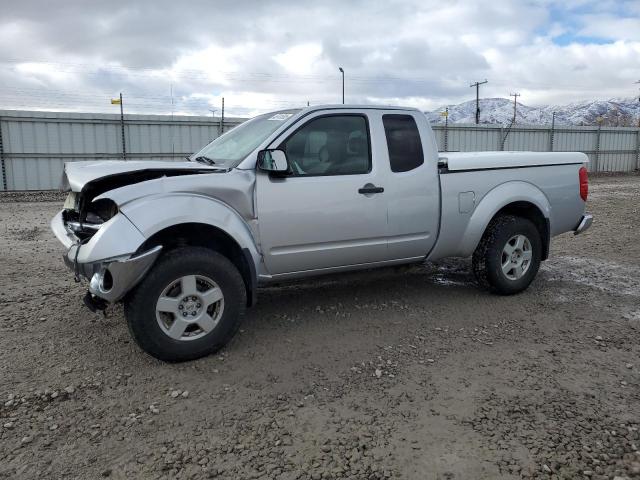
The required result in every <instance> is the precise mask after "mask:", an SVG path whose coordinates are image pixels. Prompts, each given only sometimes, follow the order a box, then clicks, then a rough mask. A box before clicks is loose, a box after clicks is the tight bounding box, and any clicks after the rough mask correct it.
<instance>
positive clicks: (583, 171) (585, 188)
mask: <svg viewBox="0 0 640 480" xmlns="http://www.w3.org/2000/svg"><path fill="white" fill-rule="evenodd" d="M578 176H579V177H580V198H582V200H584V201H585V202H586V201H587V196H588V195H589V175H588V174H587V168H586V167H580V170H579V171H578Z"/></svg>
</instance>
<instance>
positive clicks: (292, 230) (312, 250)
mask: <svg viewBox="0 0 640 480" xmlns="http://www.w3.org/2000/svg"><path fill="white" fill-rule="evenodd" d="M342 112H343V111H341V112H340V113H335V114H333V113H332V114H326V112H322V113H320V112H319V113H317V114H315V115H313V116H310V117H306V118H304V119H302V120H301V121H300V123H299V124H298V125H296V126H295V130H294V131H293V133H291V131H289V132H285V134H283V138H281V139H278V140H276V141H275V142H274V144H273V145H272V148H278V149H281V150H284V151H285V152H286V154H287V159H288V162H289V165H290V170H291V173H290V174H289V175H286V176H284V177H278V176H274V175H270V174H269V173H267V172H263V171H260V170H258V172H257V187H256V190H257V209H258V228H259V231H260V241H261V245H262V250H263V254H264V259H265V264H266V266H267V269H268V270H269V273H270V274H272V275H283V274H288V273H296V272H305V271H313V270H321V269H329V268H335V267H343V266H349V265H357V264H366V263H375V262H379V261H383V260H385V259H386V257H387V239H386V236H387V204H386V200H385V195H384V185H383V184H384V178H383V173H382V172H380V169H379V168H377V167H376V155H375V153H373V154H372V149H371V135H370V128H369V119H368V118H367V115H366V113H364V112H358V111H356V110H354V111H348V113H342Z"/></svg>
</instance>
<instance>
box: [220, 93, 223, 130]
mask: <svg viewBox="0 0 640 480" xmlns="http://www.w3.org/2000/svg"><path fill="white" fill-rule="evenodd" d="M223 133H224V97H222V116H221V117H220V135H222V134H223Z"/></svg>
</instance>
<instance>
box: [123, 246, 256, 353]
mask: <svg viewBox="0 0 640 480" xmlns="http://www.w3.org/2000/svg"><path fill="white" fill-rule="evenodd" d="M245 306H246V290H245V286H244V282H243V280H242V277H241V276H240V273H239V272H238V270H237V269H236V267H235V266H234V265H233V264H232V263H231V262H230V261H229V260H228V259H227V258H226V257H224V256H222V255H220V254H219V253H217V252H213V251H211V250H209V249H206V248H199V247H183V248H178V249H175V250H172V251H170V252H169V253H167V254H166V255H164V256H163V257H161V258H160V259H159V260H158V262H157V263H156V265H154V267H153V268H152V269H151V271H150V272H149V273H148V274H147V276H146V277H145V278H144V279H143V280H142V281H141V282H140V284H139V285H138V286H137V288H136V289H135V290H134V291H133V293H132V294H131V295H129V296H128V297H127V299H126V300H125V316H126V318H127V324H128V325H129V330H130V332H131V334H132V336H133V338H134V340H135V341H136V343H137V344H138V345H139V346H140V347H141V348H142V349H143V350H144V351H146V352H147V353H149V354H150V355H152V356H154V357H156V358H158V359H160V360H165V361H172V362H175V361H184V360H193V359H196V358H199V357H203V356H205V355H209V354H211V353H213V352H215V351H217V350H219V349H220V348H222V347H223V346H224V345H225V344H226V343H227V342H228V341H229V340H230V339H231V338H232V337H233V335H234V334H235V333H236V331H237V330H238V328H239V326H240V321H241V317H242V315H243V314H244V310H245Z"/></svg>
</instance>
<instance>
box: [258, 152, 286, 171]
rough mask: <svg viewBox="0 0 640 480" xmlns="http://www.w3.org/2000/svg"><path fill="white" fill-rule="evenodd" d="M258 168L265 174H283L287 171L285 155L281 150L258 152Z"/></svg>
mask: <svg viewBox="0 0 640 480" xmlns="http://www.w3.org/2000/svg"><path fill="white" fill-rule="evenodd" d="M258 168H259V169H260V170H264V171H265V172H276V173H285V172H287V171H289V161H288V160H287V154H286V153H284V151H283V150H260V151H259V152H258Z"/></svg>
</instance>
